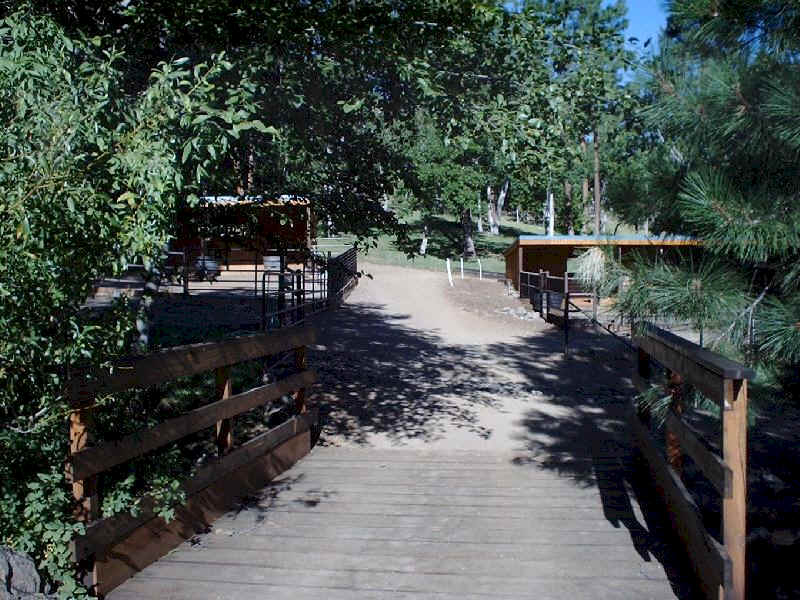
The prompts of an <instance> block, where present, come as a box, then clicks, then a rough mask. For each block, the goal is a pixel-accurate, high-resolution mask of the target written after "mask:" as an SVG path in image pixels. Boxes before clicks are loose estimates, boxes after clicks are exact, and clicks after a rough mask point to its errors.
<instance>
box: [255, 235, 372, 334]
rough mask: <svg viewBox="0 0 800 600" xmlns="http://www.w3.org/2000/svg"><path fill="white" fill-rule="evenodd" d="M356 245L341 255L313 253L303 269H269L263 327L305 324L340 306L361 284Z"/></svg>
mask: <svg viewBox="0 0 800 600" xmlns="http://www.w3.org/2000/svg"><path fill="white" fill-rule="evenodd" d="M359 276H360V275H359V273H358V256H357V253H356V249H355V248H350V249H349V250H347V251H345V252H343V253H342V254H340V255H338V256H334V257H331V256H330V255H328V256H327V257H326V256H320V255H313V254H312V255H311V256H310V257H309V258H308V259H307V260H306V261H305V262H304V263H303V265H302V268H298V269H289V268H286V267H285V266H284V265H283V264H282V265H281V268H280V269H277V270H267V271H265V272H264V273H263V275H262V285H261V328H262V329H263V330H265V331H266V330H272V329H280V328H283V327H291V326H293V325H299V324H301V323H303V322H304V321H305V320H306V319H307V318H308V317H310V316H311V315H313V314H316V313H319V312H322V311H324V310H328V309H329V308H334V307H336V306H338V305H339V304H340V303H341V302H342V300H344V298H346V296H347V294H348V293H349V292H350V291H351V290H352V289H353V288H354V287H355V286H356V285H357V284H358V278H359Z"/></svg>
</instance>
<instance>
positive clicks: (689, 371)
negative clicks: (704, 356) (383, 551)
mask: <svg viewBox="0 0 800 600" xmlns="http://www.w3.org/2000/svg"><path fill="white" fill-rule="evenodd" d="M634 342H635V343H636V345H638V346H639V349H640V350H642V351H643V352H645V353H647V354H648V355H649V356H650V358H652V359H653V360H656V361H658V362H659V363H661V365H663V366H664V368H666V369H669V370H670V371H676V372H678V373H680V374H681V375H682V376H683V378H684V380H685V381H686V382H687V383H691V384H692V385H693V386H694V387H696V388H697V389H698V390H699V391H700V392H702V393H703V394H704V395H706V396H707V397H708V398H710V399H711V400H713V401H714V402H716V403H717V404H722V401H723V395H724V391H723V387H722V384H723V381H725V379H724V377H722V376H721V375H719V374H718V373H716V372H714V371H711V370H709V369H708V368H706V367H705V366H703V365H702V364H699V363H698V362H696V361H695V359H694V358H693V357H692V356H690V355H689V354H687V353H684V352H681V351H679V350H676V349H675V348H673V347H671V346H667V345H665V344H663V343H661V341H660V340H658V339H654V338H651V337H649V336H648V335H641V336H640V335H635V336H634Z"/></svg>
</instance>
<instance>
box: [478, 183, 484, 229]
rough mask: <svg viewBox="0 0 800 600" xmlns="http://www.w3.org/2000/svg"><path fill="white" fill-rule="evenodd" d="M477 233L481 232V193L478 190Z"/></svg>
mask: <svg viewBox="0 0 800 600" xmlns="http://www.w3.org/2000/svg"><path fill="white" fill-rule="evenodd" d="M478 233H483V215H482V214H481V194H480V192H478Z"/></svg>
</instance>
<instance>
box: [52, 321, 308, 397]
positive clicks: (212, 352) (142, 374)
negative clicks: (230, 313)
mask: <svg viewBox="0 0 800 600" xmlns="http://www.w3.org/2000/svg"><path fill="white" fill-rule="evenodd" d="M315 340H316V331H315V330H314V328H313V327H298V328H291V329H286V330H281V331H276V332H271V333H257V334H253V335H244V336H239V337H236V338H232V339H229V340H223V341H220V342H208V343H202V344H192V345H189V346H177V347H175V348H168V349H166V350H163V351H161V352H155V353H153V354H147V355H145V356H136V357H132V358H128V359H122V360H120V361H118V362H117V363H116V365H115V366H114V370H113V373H112V374H109V373H107V372H102V373H101V372H97V371H93V372H91V373H89V374H87V373H86V372H84V373H83V374H82V376H80V375H79V376H76V377H74V378H73V379H72V381H71V383H70V385H69V389H68V391H67V393H68V394H69V395H70V397H71V398H73V399H77V397H78V395H79V394H80V393H83V394H87V393H90V394H93V395H94V396H97V395H102V394H111V393H114V392H119V391H122V390H127V389H130V388H144V387H149V386H151V385H157V384H160V383H164V382H166V381H171V380H173V379H177V378H179V377H187V376H189V375H196V374H198V373H203V372H205V371H211V370H212V369H217V368H219V367H225V366H229V365H233V364H236V363H239V362H243V361H247V360H252V359H255V358H260V357H262V356H269V355H271V354H277V353H279V352H285V351H288V350H292V349H294V348H297V347H298V346H308V345H311V344H313V343H314V342H315ZM86 375H90V377H91V378H92V379H91V381H86V380H85V379H86Z"/></svg>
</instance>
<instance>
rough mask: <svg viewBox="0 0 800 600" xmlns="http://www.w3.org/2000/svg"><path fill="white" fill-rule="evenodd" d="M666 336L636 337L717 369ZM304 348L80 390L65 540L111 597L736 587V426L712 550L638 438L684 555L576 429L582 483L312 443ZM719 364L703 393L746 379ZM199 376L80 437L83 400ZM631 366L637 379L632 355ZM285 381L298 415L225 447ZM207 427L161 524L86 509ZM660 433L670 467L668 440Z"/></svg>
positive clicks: (304, 333)
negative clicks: (146, 458)
mask: <svg viewBox="0 0 800 600" xmlns="http://www.w3.org/2000/svg"><path fill="white" fill-rule="evenodd" d="M664 339H666V338H663V336H660V335H656V334H654V335H652V336H650V337H648V338H647V344H644V345H643V347H645V348H646V349H647V350H648V352H650V353H651V354H652V356H653V358H655V359H658V360H660V361H666V363H665V364H666V366H668V367H669V368H673V369H678V368H681V369H686V370H688V372H687V378H688V380H691V381H692V382H695V383H697V381H696V380H697V379H698V377H700V374H702V369H706V370H708V369H710V368H712V367H713V366H714V365H718V364H721V363H719V361H717V362H714V359H713V357H712V358H709V356H708V353H706V354H704V355H703V356H700V357H699V359H698V361H697V362H695V361H693V360H692V359H691V358H690V357H691V355H692V352H694V351H693V349H691V348H689V346H686V345H683V346H680V345H677V344H674V343H673V344H672V345H671V346H669V347H668V346H667V345H665V343H664ZM313 341H314V331H313V330H312V329H310V328H301V329H294V330H288V331H280V332H276V333H270V334H257V335H254V336H247V337H244V338H236V339H233V340H228V341H224V342H219V343H213V344H201V345H196V346H189V347H182V348H174V349H171V350H167V351H164V352H161V353H158V354H157V355H150V356H145V357H139V358H137V359H134V360H131V361H127V362H125V363H123V364H120V365H118V369H117V371H116V373H115V374H114V375H112V376H100V377H97V376H95V377H94V378H84V379H81V380H80V381H78V383H76V385H75V386H74V389H73V392H72V393H73V398H74V399H75V400H74V401H75V403H76V404H75V411H74V413H73V418H72V428H71V440H72V452H73V456H72V461H71V469H72V477H73V480H74V483H73V491H74V494H75V497H76V500H77V501H78V504H79V506H80V507H81V510H80V511H79V514H78V515H77V516H78V518H80V519H82V520H84V521H86V522H87V525H88V527H87V533H86V535H84V536H81V537H80V538H78V539H76V540H75V544H74V548H75V550H74V551H75V559H76V561H77V562H78V564H79V566H80V568H81V569H83V570H84V572H85V574H86V581H87V583H89V584H90V585H92V586H93V588H94V590H95V591H96V592H97V593H99V594H101V595H102V594H106V595H107V597H108V598H112V599H119V600H122V599H126V598H153V599H155V598H159V599H161V598H172V599H182V598H185V599H190V598H191V599H206V598H208V599H211V598H225V599H235V598H242V599H244V598H247V599H251V598H270V599H273V598H277V599H279V598H292V599H296V598H312V597H322V598H331V599H334V600H335V599H338V598H342V599H344V598H347V599H351V598H352V599H357V600H358V599H362V598H364V599H366V598H388V599H393V598H398V599H399V598H437V599H440V600H447V599H449V598H453V599H455V598H458V599H460V600H471V599H478V598H493V599H503V598H508V599H511V598H536V599H542V598H553V599H558V598H565V599H566V598H570V599H573V598H575V599H584V598H585V599H596V598H604V599H617V598H618V599H620V600H622V599H626V600H627V599H631V598H651V599H662V598H664V599H666V598H675V597H676V596H677V597H679V598H684V599H688V598H693V597H695V594H696V593H697V592H696V590H697V589H701V590H703V591H704V592H706V593H705V594H704V595H705V596H707V597H714V598H716V597H717V593H719V598H726V599H731V600H733V599H741V598H744V595H743V593H744V592H743V588H742V587H741V586H743V573H744V571H743V560H744V554H743V537H742V536H743V531H744V513H743V510H744V500H743V497H741V494H742V487H741V486H742V485H743V484H742V481H743V469H744V464H743V457H742V455H741V447H742V444H743V442H742V439H741V429H738V430H737V432H738V433H736V434H731V435H733V438H732V442H731V443H733V444H734V445H738V446H737V447H738V450H731V449H730V448H729V447H728V446H727V445H726V446H725V449H724V453H723V454H724V458H725V459H727V460H729V461H730V460H735V461H742V462H739V463H737V464H735V465H731V466H729V465H727V464H725V463H723V462H722V461H720V460H719V459H716V462H714V466H713V467H710V468H713V469H716V470H714V471H713V473H715V474H717V473H722V475H721V476H722V477H723V480H724V481H729V483H727V484H722V488H721V489H722V493H723V496H724V497H725V498H729V499H730V501H728V500H726V503H725V506H726V513H725V517H724V523H725V527H726V528H731V529H730V536H729V535H728V530H727V529H726V533H725V535H726V538H725V540H724V544H725V546H724V547H723V546H722V545H721V544H720V543H718V542H716V541H714V540H712V539H711V538H710V536H709V534H708V533H707V532H705V530H702V531H701V529H700V525H701V524H702V523H701V521H700V519H699V517H697V515H696V507H695V506H694V504H693V503H692V502H691V499H689V500H685V499H684V498H683V496H685V494H686V492H685V488H684V487H683V486H682V484H680V483H679V482H678V483H676V477H677V476H676V475H675V474H674V472H672V471H671V470H670V469H671V467H669V466H667V465H666V464H663V465H662V464H661V463H660V462H658V460H659V459H658V458H657V453H658V451H657V450H654V448H655V446H653V445H652V443H651V442H648V443H647V447H646V452H645V457H646V458H647V459H648V460H649V461H651V464H653V467H652V468H653V469H654V471H653V473H654V477H655V481H656V484H657V485H656V488H657V489H658V490H659V492H663V491H664V490H665V489H666V494H663V493H662V495H663V496H664V497H665V499H666V502H667V507H669V509H670V512H669V514H670V516H671V517H673V518H674V519H675V522H676V528H677V531H678V532H679V534H680V535H681V537H682V538H683V539H684V541H686V542H687V546H688V560H687V561H685V562H682V561H681V559H680V558H678V559H670V558H669V556H670V555H674V553H670V552H667V551H666V550H665V548H667V546H669V545H670V543H671V542H670V541H669V536H668V535H666V536H665V535H664V531H661V533H659V532H658V528H659V526H658V524H657V523H658V522H660V521H659V519H660V517H658V516H657V513H658V514H664V513H663V511H662V509H661V507H662V505H661V504H658V501H657V500H656V496H648V493H647V491H646V488H647V487H648V486H647V485H646V484H647V483H649V482H648V481H647V477H645V481H642V480H641V479H637V478H635V477H633V476H632V473H633V469H632V454H631V452H630V450H631V449H630V448H618V447H617V446H615V445H613V444H612V445H609V446H608V447H607V448H605V449H600V451H599V452H598V451H597V449H596V448H594V449H592V451H591V452H589V449H588V445H589V444H590V443H592V442H591V441H590V440H586V443H587V449H586V452H585V453H583V452H581V451H580V449H576V451H575V452H574V453H572V455H571V456H569V457H564V459H565V460H569V461H574V462H580V463H584V464H585V469H584V471H585V473H588V481H589V483H587V477H583V478H580V479H578V478H575V477H570V476H569V475H565V474H563V473H558V472H556V471H553V470H552V469H547V468H545V467H544V465H543V464H541V462H539V461H538V460H537V458H536V457H535V456H534V457H532V456H530V455H520V454H514V453H508V452H492V450H491V447H490V445H488V444H487V449H486V450H485V451H480V452H475V451H471V452H467V451H453V450H451V451H445V452H440V451H437V452H433V451H430V450H418V449H417V450H410V449H384V450H376V449H372V448H348V447H317V448H315V449H313V450H311V448H312V445H313V432H314V429H315V428H316V419H317V413H316V411H315V409H314V407H313V406H311V407H307V406H306V398H305V391H304V390H305V388H306V387H307V386H309V385H310V383H311V382H312V381H313V379H314V373H313V371H312V370H309V369H307V368H306V364H305V361H306V359H305V347H306V346H307V345H308V344H311V343H313ZM667 341H668V342H671V340H669V339H667ZM665 348H666V350H665ZM287 351H289V352H294V354H295V361H294V362H295V372H294V373H292V374H289V375H288V376H286V377H285V378H283V379H281V380H279V381H276V382H273V383H270V384H267V385H263V386H260V387H257V388H254V389H252V390H249V391H246V392H242V393H238V394H232V381H231V375H230V373H231V371H230V366H231V365H233V364H235V363H238V362H241V361H243V360H252V359H256V358H258V357H261V356H264V355H269V354H275V353H279V352H287ZM642 356H644V359H647V355H644V354H643V355H642ZM676 357H678V358H676ZM640 358H641V357H640ZM644 359H643V360H644ZM640 362H641V361H640ZM692 365H694V366H692ZM697 365H700V366H699V367H698V366H697ZM709 365H711V367H710V366H709ZM723 367H725V368H726V369H727V370H724V371H723V372H721V373H717V372H712V373H711V376H710V379H709V380H710V381H712V386H714V387H713V390H714V391H715V393H716V391H718V390H717V384H719V385H723V384H724V386H727V387H725V389H728V387H730V386H731V385H732V384H729V383H725V382H726V381H728V380H729V378H730V377H734V376H736V377H739V378H740V379H739V380H740V381H741V377H743V376H746V375H748V373H746V372H744V371H741V370H739V371H736V372H735V373H734V370H735V369H734V368H733V367H731V365H730V364H728V363H725V364H724V365H723ZM208 370H215V371H216V373H217V382H218V396H219V398H218V399H217V400H216V401H215V402H213V403H211V404H207V405H204V406H201V407H200V408H197V409H195V410H194V411H192V412H190V413H187V414H185V415H182V416H180V417H177V418H174V419H172V420H170V421H167V422H164V423H161V424H158V425H156V426H155V427H153V428H151V429H149V430H146V431H143V432H139V433H136V434H133V435H131V436H128V437H127V438H123V439H121V440H116V441H113V442H107V443H105V444H102V445H96V446H93V445H91V444H89V443H88V440H89V439H90V438H91V436H90V433H91V431H90V424H91V420H90V418H89V413H90V412H91V408H90V407H91V402H90V400H91V398H93V397H97V396H98V395H100V394H102V393H109V392H114V391H118V390H123V389H127V388H130V387H134V386H136V387H144V386H147V385H151V384H154V383H158V382H163V381H167V380H170V379H174V378H177V377H182V376H186V375H189V374H193V373H199V372H203V371H208ZM639 370H640V372H641V373H645V371H646V372H647V373H648V374H649V373H650V371H648V370H646V369H644V367H642V365H641V364H640V369H639ZM726 378H728V379H726ZM720 382H722V383H720ZM740 387H741V386H739V387H736V389H740ZM720 389H721V388H720ZM731 389H732V388H731ZM293 390H297V391H296V392H295V393H294V402H295V409H296V410H295V412H296V414H295V416H294V417H292V418H291V419H289V420H288V421H286V422H284V423H283V424H281V425H279V426H278V427H275V428H274V429H271V430H268V431H266V432H264V433H262V434H260V435H258V436H256V437H255V438H253V439H251V440H249V441H247V442H245V443H243V444H241V445H238V446H234V444H233V443H232V431H233V425H232V419H233V417H234V416H235V415H237V414H240V413H243V412H246V411H248V410H252V409H254V408H256V407H258V406H261V405H263V404H265V403H268V402H272V401H275V400H277V399H278V398H279V397H281V396H282V395H286V394H287V393H290V392H292V391H293ZM726 398H727V396H726ZM726 402H728V403H729V405H730V407H731V408H733V407H734V406H735V407H736V413H735V415H736V416H735V418H734V421H731V422H736V423H737V424H738V425H737V427H740V428H741V427H742V426H743V425H742V421H741V414H743V413H742V412H741V409H743V408H744V407H745V406H746V385H745V398H744V401H742V400H741V399H740V400H736V399H735V398H733V399H730V398H729V399H726ZM736 402H738V404H736ZM632 415H633V413H632ZM636 423H637V425H636V428H635V431H636V432H637V436H638V437H637V439H640V440H645V438H646V434H645V433H644V430H645V429H646V427H647V425H642V424H641V423H640V422H639V421H638V420H637V421H636ZM208 426H212V427H215V440H216V443H217V446H218V448H219V457H218V458H216V459H214V460H212V461H211V462H210V463H208V464H205V465H204V466H202V467H201V468H200V469H199V470H198V472H197V473H196V475H195V476H194V477H193V478H191V479H189V480H187V481H186V482H185V483H184V487H183V489H184V491H185V492H186V494H187V498H188V500H187V503H186V505H185V506H184V507H182V508H180V509H179V510H178V512H177V516H176V519H175V520H173V521H171V522H169V523H167V522H165V521H163V520H162V519H160V518H158V517H156V515H155V513H154V507H153V501H152V500H149V499H144V501H143V502H142V510H141V511H140V512H139V514H137V515H136V516H132V515H128V514H123V515H117V516H112V517H110V518H107V519H102V518H101V515H100V514H99V502H98V486H97V476H98V475H99V474H100V473H102V472H104V471H106V470H108V469H110V468H112V467H114V466H116V465H119V464H122V463H124V462H125V461H127V460H130V459H131V458H134V457H136V456H140V455H143V454H145V453H146V452H149V451H151V450H153V449H155V448H157V447H159V446H162V445H164V444H167V443H170V442H174V441H176V440H179V439H181V438H183V437H185V436H187V435H190V434H192V433H194V432H197V431H200V430H202V429H203V428H205V427H208ZM672 427H673V429H674V428H675V427H677V425H675V423H673V425H672ZM726 427H728V421H726ZM680 431H681V439H682V440H683V441H686V440H688V441H689V444H688V445H689V446H690V450H689V451H691V452H692V456H700V457H701V458H700V459H698V460H704V461H706V462H708V460H711V459H706V455H705V454H704V453H703V452H701V451H700V450H698V448H699V446H698V443H697V440H696V436H695V437H692V436H690V435H689V434H686V433H685V431H684V429H683V428H681V429H680ZM726 435H727V434H726ZM687 436H689V437H687ZM645 441H646V440H645ZM671 444H672V445H671V446H669V447H668V451H670V452H671V453H672V454H671V455H670V465H675V464H676V462H675V456H676V455H675V452H677V453H678V454H679V453H680V450H679V449H678V448H677V447H676V444H675V442H671ZM309 452H310V454H309ZM652 461H656V463H653V462H652ZM661 461H662V462H663V458H662V459H661ZM712 462H713V461H712ZM704 464H705V463H704ZM709 464H710V463H709ZM726 469H727V470H726ZM715 477H716V475H715ZM726 477H727V479H725V478H726ZM663 481H668V483H669V484H670V485H672V487H668V486H667V487H665V486H666V484H664V483H662V482H663ZM726 486H727V487H726ZM673 488H674V489H673ZM675 490H677V491H675ZM676 498H677V500H676ZM642 499H644V500H642ZM640 501H641V502H640ZM676 502H680V504H679V505H678V506H677V508H676V507H675V503H676ZM729 505H730V506H729ZM693 515H694V516H693ZM642 523H648V528H647V529H646V528H645V527H644V526H642V525H641V524H642ZM664 527H665V528H666V529H668V528H669V526H667V525H665V526H664ZM184 540H185V541H184ZM729 546H730V547H729ZM740 576H741V577H740ZM698 578H699V579H700V583H701V584H702V585H700V586H697V585H696V583H697V581H698Z"/></svg>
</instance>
